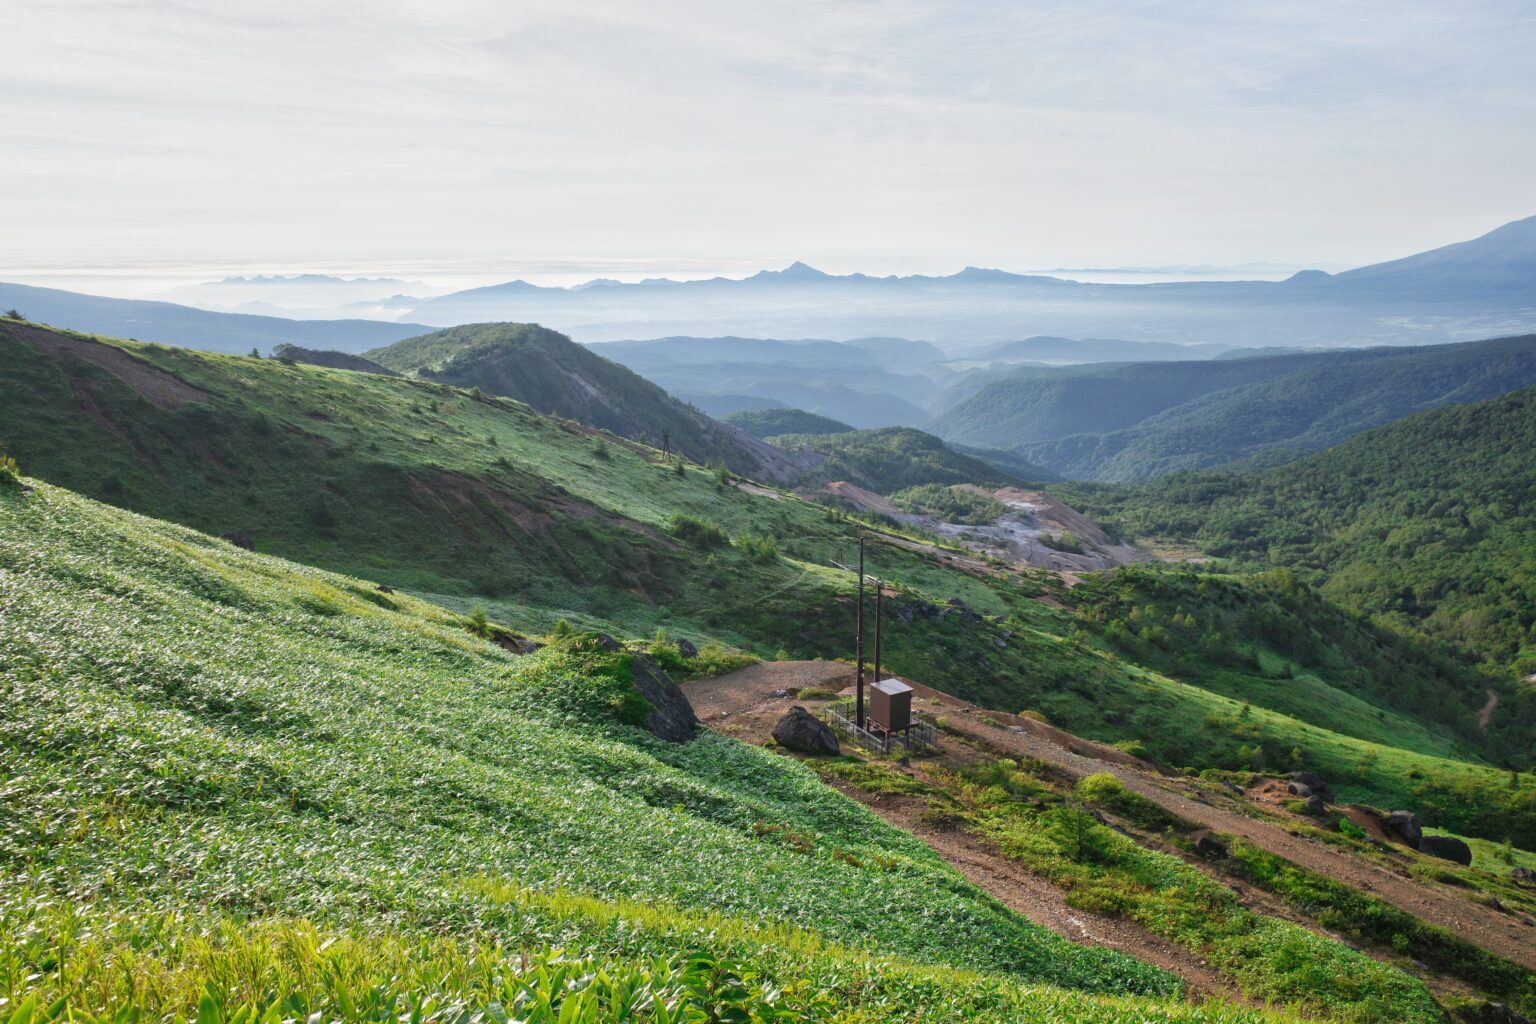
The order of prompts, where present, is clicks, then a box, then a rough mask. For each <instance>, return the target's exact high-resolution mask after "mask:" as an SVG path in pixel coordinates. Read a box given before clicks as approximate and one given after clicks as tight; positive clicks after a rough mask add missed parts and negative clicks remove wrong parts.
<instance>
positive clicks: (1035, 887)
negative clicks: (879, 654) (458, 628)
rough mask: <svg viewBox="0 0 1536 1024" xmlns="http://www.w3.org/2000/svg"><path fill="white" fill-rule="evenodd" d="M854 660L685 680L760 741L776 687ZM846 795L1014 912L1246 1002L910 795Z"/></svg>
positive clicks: (710, 717) (722, 723)
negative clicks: (941, 821)
mask: <svg viewBox="0 0 1536 1024" xmlns="http://www.w3.org/2000/svg"><path fill="white" fill-rule="evenodd" d="M852 674H853V667H852V666H851V665H844V664H841V663H840V662H835V661H799V662H764V663H761V664H757V665H751V666H748V667H747V668H744V669H741V670H740V671H738V672H732V673H730V674H728V675H724V676H717V677H716V678H714V679H702V680H698V681H696V682H692V683H686V684H684V687H683V689H684V691H685V692H686V693H687V694H688V699H689V701H691V702H692V703H693V710H694V713H695V714H697V715H698V716H699V719H700V720H701V721H703V722H705V723H707V724H708V725H709V726H710V728H712V729H715V730H716V731H718V732H721V733H724V734H726V735H729V736H735V737H737V738H739V739H743V740H747V741H748V742H758V743H761V742H763V741H764V740H766V739H767V738H768V736H769V734H770V733H771V732H772V730H773V726H774V723H776V722H777V721H778V720H779V718H780V717H781V716H782V715H783V714H784V712H785V711H787V710H789V708H790V706H791V705H792V704H794V703H795V701H794V699H793V698H791V697H788V696H775V694H776V693H778V692H780V691H788V690H796V689H802V688H809V687H815V688H818V689H835V690H836V689H842V688H843V686H845V685H847V684H848V683H850V682H851V681H852V680H851V677H852ZM833 785H835V786H836V787H837V788H838V789H839V790H841V791H842V792H843V794H844V795H845V796H847V797H849V798H850V799H853V800H857V801H858V802H859V803H861V804H863V805H864V806H866V807H868V808H869V809H870V810H872V811H874V812H875V813H876V814H878V815H879V816H880V817H882V818H884V819H885V820H886V821H888V822H890V823H891V824H893V825H895V826H897V827H898V828H901V829H904V830H906V831H908V832H911V833H912V834H913V835H915V836H917V838H919V839H921V840H922V841H923V842H925V843H927V844H928V845H929V846H930V847H932V848H933V850H934V851H935V852H937V853H938V854H939V855H940V856H941V857H943V858H944V859H945V860H946V861H947V862H948V863H949V864H950V866H951V867H953V868H955V870H957V871H959V872H960V873H961V874H962V875H964V876H965V877H966V878H967V879H969V880H970V881H971V882H972V883H974V884H975V885H977V886H979V887H980V888H982V889H984V890H985V891H986V892H987V893H989V894H990V895H992V896H993V897H994V898H996V899H997V900H999V901H1000V902H1001V903H1003V904H1004V905H1005V906H1007V907H1009V908H1010V909H1012V910H1013V911H1015V912H1016V913H1018V914H1020V915H1021V916H1023V917H1026V918H1028V919H1029V920H1031V921H1033V922H1034V923H1035V924H1038V925H1040V926H1041V927H1043V928H1049V929H1050V930H1051V931H1053V932H1055V933H1057V934H1058V935H1062V936H1065V937H1066V938H1068V939H1071V940H1072V941H1073V942H1077V943H1080V944H1082V945H1085V946H1103V947H1105V948H1107V949H1114V950H1118V951H1120V952H1122V953H1126V954H1128V955H1130V956H1134V957H1136V958H1137V959H1138V960H1141V961H1144V962H1146V963H1150V964H1154V965H1156V966H1158V967H1161V968H1163V969H1164V970H1166V971H1170V972H1172V973H1174V974H1177V975H1178V976H1179V977H1181V978H1183V979H1184V981H1185V982H1186V983H1187V984H1188V985H1189V987H1190V990H1191V994H1192V995H1194V996H1196V997H1197V998H1198V997H1204V996H1213V995H1216V996H1221V997H1223V998H1225V999H1228V1000H1232V1001H1238V1002H1244V1001H1246V1000H1245V998H1244V996H1243V994H1242V992H1241V991H1240V990H1238V989H1237V988H1236V987H1235V986H1233V985H1232V984H1231V983H1230V982H1228V981H1227V980H1226V979H1224V978H1222V977H1221V976H1220V975H1219V974H1217V973H1216V972H1214V971H1212V970H1211V969H1210V968H1209V967H1208V966H1206V963H1205V961H1204V960H1202V959H1201V958H1200V957H1198V956H1196V955H1195V954H1193V953H1191V952H1190V951H1189V950H1187V949H1185V948H1184V947H1182V946H1180V945H1178V944H1177V943H1174V942H1170V941H1169V940H1167V939H1165V938H1163V937H1162V936H1160V935H1157V934H1155V933H1153V932H1151V931H1148V930H1147V929H1146V928H1143V927H1141V926H1140V925H1138V924H1136V923H1135V922H1132V921H1126V920H1123V919H1120V918H1115V917H1107V916H1104V915H1100V914H1094V913H1089V912H1086V911H1083V910H1079V909H1077V908H1075V907H1071V906H1068V905H1067V900H1066V893H1065V892H1064V891H1063V890H1061V889H1059V888H1057V887H1056V886H1054V885H1052V884H1051V883H1050V882H1048V881H1046V880H1045V879H1043V878H1040V877H1039V876H1038V875H1035V874H1032V873H1031V872H1030V871H1028V870H1027V869H1025V868H1024V867H1023V866H1022V865H1020V864H1018V863H1017V862H1015V861H1011V860H1009V859H1008V858H1007V857H1004V856H1003V855H1002V854H1001V853H999V852H998V851H997V850H996V849H995V848H992V847H991V846H990V845H989V844H987V843H986V842H985V841H983V840H982V839H980V838H978V837H976V836H972V835H970V834H969V833H966V832H959V831H944V830H940V829H936V828H934V827H933V826H931V825H929V824H928V823H927V822H925V821H924V820H923V813H922V812H923V809H924V806H925V805H924V804H923V803H922V801H920V800H916V799H914V798H912V797H901V796H894V795H891V794H880V793H868V792H865V791H864V790H861V789H858V788H857V787H854V786H848V785H842V784H839V783H836V782H834V783H833Z"/></svg>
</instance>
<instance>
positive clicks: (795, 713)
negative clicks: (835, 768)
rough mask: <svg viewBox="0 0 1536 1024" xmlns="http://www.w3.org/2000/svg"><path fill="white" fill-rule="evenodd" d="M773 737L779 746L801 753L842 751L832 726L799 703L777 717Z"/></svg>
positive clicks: (835, 752) (833, 752)
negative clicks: (782, 715) (777, 721)
mask: <svg viewBox="0 0 1536 1024" xmlns="http://www.w3.org/2000/svg"><path fill="white" fill-rule="evenodd" d="M773 738H774V739H776V740H778V742H779V746H781V747H785V748H787V749H789V750H798V751H800V752H801V753H803V754H839V753H842V746H841V745H840V744H839V743H838V742H837V733H835V732H833V731H832V727H831V726H829V725H827V723H825V722H823V721H822V720H821V719H819V718H817V717H816V716H815V715H813V714H811V713H810V712H809V711H807V710H805V708H804V707H802V706H801V705H799V704H796V705H795V706H794V707H792V708H790V709H789V711H788V712H787V713H786V714H785V715H784V717H783V718H781V719H779V724H778V725H775V726H774V727H773Z"/></svg>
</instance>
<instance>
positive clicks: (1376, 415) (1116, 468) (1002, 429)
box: [937, 336, 1536, 480]
mask: <svg viewBox="0 0 1536 1024" xmlns="http://www.w3.org/2000/svg"><path fill="white" fill-rule="evenodd" d="M1533 383H1536V337H1530V336H1527V337H1522V338H1503V339H1497V340H1493V341H1485V342H1471V343H1465V344H1456V345H1437V346H1428V347H1422V348H1406V349H1403V348H1399V349H1373V350H1367V351H1361V352H1332V353H1306V354H1299V355H1289V356H1278V357H1255V358H1251V359H1242V360H1230V361H1226V360H1223V361H1208V362H1190V363H1147V364H1124V365H1107V366H1084V367H1067V368H1061V369H1052V370H1033V369H1032V370H1026V371H1020V372H1019V373H1018V374H1016V375H1015V376H1013V377H1010V378H1006V379H1004V380H1001V381H998V382H996V383H993V384H991V385H988V387H987V388H985V389H983V390H982V391H981V392H979V393H978V394H977V395H976V396H975V397H973V398H972V399H970V400H969V401H968V402H967V403H965V404H964V405H962V406H960V407H958V408H956V409H952V410H950V411H949V412H947V413H945V414H944V415H943V416H942V417H940V419H939V421H938V425H937V430H938V432H939V433H940V434H942V435H943V436H945V437H947V438H953V439H955V440H957V441H965V442H969V443H973V444H990V445H992V446H995V447H1004V446H1006V447H1014V446H1018V448H1019V451H1020V453H1021V454H1022V455H1023V456H1024V457H1025V458H1027V459H1030V460H1031V461H1034V462H1038V463H1040V464H1042V465H1044V466H1047V467H1049V468H1050V469H1053V470H1055V471H1057V472H1059V473H1061V474H1063V475H1065V476H1068V477H1073V478H1077V479H1098V480H1138V479H1149V478H1152V477H1155V476H1159V475H1162V474H1165V473H1169V472H1173V471H1177V470H1181V469H1200V468H1203V467H1209V466H1216V465H1220V464H1223V463H1229V462H1236V461H1239V460H1244V459H1248V458H1250V457H1253V456H1256V455H1257V456H1267V457H1277V456H1278V457H1282V458H1283V457H1288V456H1291V455H1294V454H1296V453H1299V452H1306V451H1315V450H1318V449H1320V448H1325V447H1327V446H1329V445H1332V444H1337V443H1339V442H1340V441H1342V440H1344V439H1345V438H1348V437H1351V436H1353V435H1355V434H1358V433H1361V432H1362V431H1365V430H1369V429H1371V428H1373V427H1376V426H1379V425H1381V424H1384V423H1389V422H1391V421H1393V420H1396V419H1400V418H1402V417H1404V416H1408V415H1412V414H1414V413H1417V412H1420V411H1422V410H1425V409H1430V408H1434V407H1436V406H1440V405H1445V404H1449V403H1453V402H1455V403H1460V402H1473V401H1478V400H1481V399H1486V398H1491V397H1494V396H1496V395H1500V394H1503V393H1505V392H1508V391H1511V390H1513V389H1515V388H1520V387H1526V386H1528V385H1530V384H1533Z"/></svg>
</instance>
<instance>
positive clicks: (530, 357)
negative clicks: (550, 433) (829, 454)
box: [365, 324, 810, 481]
mask: <svg viewBox="0 0 1536 1024" xmlns="http://www.w3.org/2000/svg"><path fill="white" fill-rule="evenodd" d="M365 355H366V357H367V358H368V359H370V360H372V361H374V362H377V363H380V364H382V365H384V366H387V367H389V368H390V369H392V370H395V371H397V372H399V373H405V374H411V375H414V376H416V377H419V378H421V379H423V380H430V381H437V382H440V383H444V384H452V385H454V386H455V387H461V388H479V389H480V390H481V391H483V392H485V393H486V394H491V395H503V396H506V397H508V398H515V399H517V400H518V401H520V402H526V403H528V404H529V405H531V406H533V408H535V409H537V410H539V411H540V412H545V413H551V414H553V415H556V416H563V417H565V418H567V419H573V420H576V421H577V422H580V423H585V424H587V425H588V426H592V427H597V428H599V429H601V430H607V431H610V432H612V433H614V434H618V435H619V436H621V437H628V438H633V439H636V440H639V441H642V442H644V443H646V444H650V445H654V446H655V447H658V448H660V447H662V445H663V444H664V443H666V444H669V445H670V446H671V448H672V450H673V451H678V452H682V453H683V454H685V455H687V456H688V457H689V458H691V459H693V460H694V461H695V462H701V463H712V462H723V463H725V464H726V465H727V466H729V467H730V468H731V469H733V470H735V471H736V472H738V473H745V474H747V475H749V476H754V477H757V478H759V479H764V480H778V481H784V480H788V479H791V478H792V477H794V476H795V475H797V474H798V473H800V472H803V471H804V470H805V469H807V468H809V465H810V461H807V460H794V459H790V458H787V457H785V456H784V455H783V454H782V453H781V452H778V451H775V450H774V449H773V448H771V447H769V446H767V445H765V444H762V443H761V442H759V441H758V440H757V439H756V438H753V437H751V436H750V435H748V434H746V433H744V432H743V431H740V430H736V429H734V428H732V427H728V426H725V425H723V424H721V423H718V422H716V421H715V420H712V419H710V418H709V417H708V416H705V415H704V414H703V413H701V412H699V411H698V410H697V409H694V408H692V407H690V406H687V405H684V404H683V403H682V402H679V401H677V400H676V399H675V398H673V397H672V396H670V395H668V394H667V393H666V392H665V391H663V390H662V389H661V388H659V387H657V386H656V385H655V384H652V383H651V382H650V381H648V380H646V379H645V378H644V377H641V376H640V375H639V374H637V373H635V372H634V371H632V370H630V369H627V368H626V367H623V366H620V365H619V364H618V363H615V362H611V361H610V360H607V359H604V358H603V357H602V356H599V355H596V354H594V353H593V352H592V351H591V350H590V349H588V348H586V347H584V346H582V345H578V344H576V343H575V342H573V341H571V339H569V338H567V337H566V336H565V335H563V334H557V333H556V332H554V331H551V330H548V329H546V328H543V327H540V326H538V325H537V324H468V325H466V326H463V327H453V328H449V329H448V330H445V331H435V332H433V333H432V334H425V335H422V336H421V337H418V338H407V339H406V340H404V341H399V342H396V343H395V344H393V345H389V346H387V347H385V348H380V349H374V350H373V351H371V352H367V353H365Z"/></svg>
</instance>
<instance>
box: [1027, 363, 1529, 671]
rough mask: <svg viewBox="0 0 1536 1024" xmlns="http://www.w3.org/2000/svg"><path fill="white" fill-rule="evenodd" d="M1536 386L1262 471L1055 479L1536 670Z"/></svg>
mask: <svg viewBox="0 0 1536 1024" xmlns="http://www.w3.org/2000/svg"><path fill="white" fill-rule="evenodd" d="M1533 453H1536V387H1532V388H1525V389H1522V390H1519V391H1516V392H1513V393H1511V394H1508V395H1504V396H1503V397H1500V398H1496V399H1493V400H1490V401H1486V402H1478V403H1473V404H1469V405H1457V406H1452V407H1450V408H1445V409H1436V410H1434V411H1431V412H1426V413H1421V414H1420V415H1417V416H1413V417H1410V418H1408V419H1405V420H1402V421H1401V422H1398V423H1394V424H1392V425H1390V426H1387V427H1382V428H1380V429H1377V430H1373V431H1371V432H1369V433H1367V434H1363V435H1361V436H1360V437H1356V438H1354V439H1352V440H1350V441H1348V442H1346V443H1344V444H1341V445H1339V446H1338V447H1336V448H1333V449H1330V450H1329V451H1326V452H1321V453H1318V454H1315V455H1310V456H1307V457H1306V458H1303V459H1300V460H1298V461H1296V462H1293V463H1291V464H1289V465H1285V466H1281V467H1278V468H1276V469H1272V470H1269V471H1266V472H1263V473H1259V474H1252V475H1241V474H1234V473H1184V474H1176V475H1173V476H1170V477H1166V478H1164V479H1162V480H1157V481H1154V482H1152V483H1149V484H1145V485H1142V486H1139V487H1104V486H1093V485H1081V484H1078V485H1065V484H1064V485H1059V486H1058V487H1057V488H1056V489H1057V490H1059V491H1060V492H1061V493H1062V494H1063V495H1064V496H1066V497H1067V498H1068V500H1070V501H1072V502H1073V503H1074V504H1076V505H1078V506H1080V507H1083V508H1085V509H1086V510H1088V511H1089V512H1090V513H1092V514H1097V515H1098V516H1100V517H1108V518H1109V519H1110V521H1111V522H1112V523H1114V524H1116V525H1118V526H1119V528H1120V529H1121V530H1122V532H1124V533H1127V534H1130V535H1135V536H1156V537H1163V538H1179V539H1188V540H1192V541H1194V542H1195V543H1196V544H1197V545H1198V546H1199V547H1200V548H1202V549H1203V550H1204V551H1206V552H1208V553H1209V554H1211V555H1216V556H1220V557H1223V558H1231V559H1234V560H1236V561H1238V562H1241V563H1269V564H1273V565H1280V566H1293V567H1296V568H1299V569H1315V570H1319V574H1318V575H1319V580H1320V585H1321V587H1322V590H1323V593H1324V594H1326V595H1328V596H1330V597H1332V598H1334V599H1337V600H1339V601H1341V602H1343V603H1345V604H1347V605H1350V606H1352V607H1355V608H1358V609H1361V610H1364V611H1367V612H1371V613H1373V614H1376V615H1379V616H1382V617H1384V618H1385V619H1387V620H1389V621H1391V622H1393V623H1395V624H1397V625H1399V626H1401V627H1406V628H1411V629H1414V630H1418V631H1423V632H1425V633H1429V634H1432V635H1434V636H1437V637H1440V638H1443V639H1445V640H1448V641H1451V642H1453V643H1455V644H1457V645H1460V646H1462V647H1464V648H1466V649H1468V650H1471V651H1474V652H1476V653H1477V654H1479V655H1480V656H1482V657H1484V658H1487V659H1491V660H1493V661H1495V662H1498V663H1500V664H1510V663H1513V664H1514V665H1515V666H1516V668H1517V670H1518V671H1519V672H1520V673H1521V674H1522V675H1530V674H1532V673H1536V634H1533V627H1536V455H1533Z"/></svg>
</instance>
